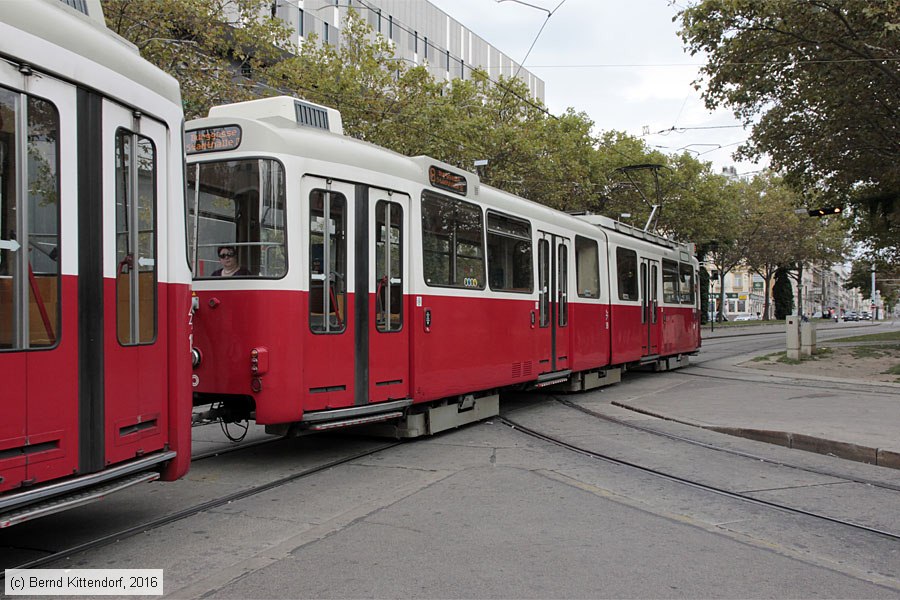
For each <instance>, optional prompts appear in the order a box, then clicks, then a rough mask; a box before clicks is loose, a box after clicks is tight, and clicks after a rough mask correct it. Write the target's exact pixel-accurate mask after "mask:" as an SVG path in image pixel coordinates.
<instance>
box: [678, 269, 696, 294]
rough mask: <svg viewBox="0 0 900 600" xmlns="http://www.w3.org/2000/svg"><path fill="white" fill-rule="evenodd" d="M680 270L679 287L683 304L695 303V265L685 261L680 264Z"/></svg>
mask: <svg viewBox="0 0 900 600" xmlns="http://www.w3.org/2000/svg"><path fill="white" fill-rule="evenodd" d="M678 272H679V274H680V275H681V282H680V284H679V286H678V287H679V289H680V293H681V303H682V304H693V303H694V267H693V266H692V265H687V264H684V263H679V264H678Z"/></svg>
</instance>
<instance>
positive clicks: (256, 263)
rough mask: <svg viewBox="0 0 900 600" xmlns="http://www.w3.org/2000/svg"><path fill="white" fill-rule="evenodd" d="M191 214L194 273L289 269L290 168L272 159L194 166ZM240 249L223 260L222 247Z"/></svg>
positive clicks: (273, 274) (280, 272) (277, 273)
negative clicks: (287, 211)
mask: <svg viewBox="0 0 900 600" xmlns="http://www.w3.org/2000/svg"><path fill="white" fill-rule="evenodd" d="M187 179H188V182H187V197H186V199H185V202H186V203H187V215H188V236H189V238H190V248H191V254H192V259H191V264H192V265H193V268H194V279H206V278H212V277H219V276H222V275H226V276H227V275H228V273H229V272H231V273H232V276H233V277H238V278H240V277H258V278H264V279H279V278H281V277H284V276H285V274H286V273H287V248H286V244H285V210H284V204H285V193H284V185H285V183H284V168H283V167H282V165H281V163H279V162H277V161H275V160H269V159H242V160H227V161H214V162H201V163H196V164H193V165H189V166H188V173H187ZM223 247H224V248H227V250H223V253H224V254H228V253H229V252H232V251H233V252H234V253H235V260H234V261H233V262H228V263H227V264H226V263H225V262H223V261H220V258H219V250H220V249H221V248H223Z"/></svg>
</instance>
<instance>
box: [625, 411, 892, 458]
mask: <svg viewBox="0 0 900 600" xmlns="http://www.w3.org/2000/svg"><path fill="white" fill-rule="evenodd" d="M611 404H612V405H613V406H618V407H619V408H624V409H626V410H630V411H633V412H636V413H640V414H643V415H648V416H651V417H656V418H657V419H663V420H665V421H672V422H673V423H680V424H682V425H688V426H690V427H699V428H700V429H706V430H707V431H715V432H716V433H724V434H726V435H731V436H734V437H741V438H746V439H750V440H754V441H757V442H764V443H767V444H775V445H777V446H784V447H786V448H790V449H792V450H803V451H804V452H813V453H816V454H824V455H827V456H835V457H837V458H842V459H844V460H852V461H856V462H861V463H866V464H870V465H876V466H879V467H885V468H888V469H900V452H894V451H892V450H885V449H883V448H872V447H870V446H861V445H859V444H853V443H850V442H839V441H836V440H829V439H826V438H820V437H815V436H811V435H806V434H803V433H792V432H789V431H776V430H767V429H747V428H743V427H721V426H716V425H704V424H702V423H698V422H696V421H692V420H690V419H684V418H674V417H669V416H666V415H663V414H660V413H657V412H654V411H651V410H647V409H644V408H638V407H636V406H630V405H628V404H624V403H622V402H618V401H613V402H612V403H611Z"/></svg>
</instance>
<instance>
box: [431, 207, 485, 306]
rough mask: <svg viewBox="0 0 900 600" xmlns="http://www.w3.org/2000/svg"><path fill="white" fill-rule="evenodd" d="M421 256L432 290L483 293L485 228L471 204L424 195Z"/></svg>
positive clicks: (479, 210) (480, 217) (478, 210)
mask: <svg viewBox="0 0 900 600" xmlns="http://www.w3.org/2000/svg"><path fill="white" fill-rule="evenodd" d="M422 254H423V269H424V272H425V283H427V284H428V285H430V286H444V287H461V288H473V289H480V290H483V289H484V224H483V220H482V215H481V209H480V208H479V207H478V206H477V205H475V204H470V203H469V202H463V201H462V200H457V199H455V198H447V197H444V196H439V195H438V194H434V193H432V192H425V193H423V194H422Z"/></svg>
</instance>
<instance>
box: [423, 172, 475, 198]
mask: <svg viewBox="0 0 900 600" xmlns="http://www.w3.org/2000/svg"><path fill="white" fill-rule="evenodd" d="M428 179H429V180H430V181H431V185H433V186H434V187H436V188H441V189H443V190H447V191H449V192H453V193H455V194H459V195H461V196H465V195H466V192H467V191H468V187H467V184H466V178H465V177H463V176H462V175H458V174H456V173H451V172H450V171H448V170H447V169H442V168H440V167H429V168H428Z"/></svg>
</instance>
